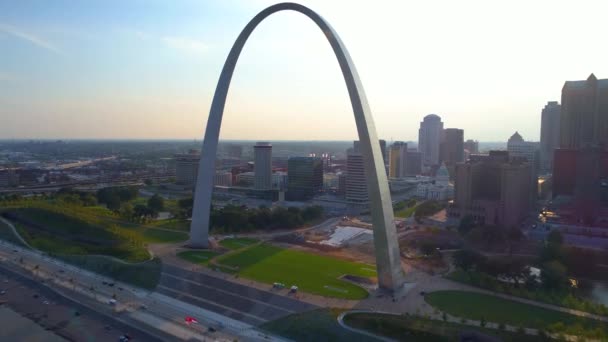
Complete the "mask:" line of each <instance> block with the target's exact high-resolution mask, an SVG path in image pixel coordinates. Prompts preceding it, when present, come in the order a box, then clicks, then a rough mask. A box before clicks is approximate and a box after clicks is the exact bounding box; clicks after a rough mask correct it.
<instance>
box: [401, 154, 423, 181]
mask: <svg viewBox="0 0 608 342" xmlns="http://www.w3.org/2000/svg"><path fill="white" fill-rule="evenodd" d="M421 172H422V153H420V152H418V151H411V150H410V151H407V152H406V154H405V175H406V176H416V175H419V174H420V173H421Z"/></svg>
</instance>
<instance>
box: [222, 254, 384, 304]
mask: <svg viewBox="0 0 608 342" xmlns="http://www.w3.org/2000/svg"><path fill="white" fill-rule="evenodd" d="M217 262H218V263H219V264H223V265H227V266H230V267H235V268H238V274H239V275H240V276H242V277H245V278H250V279H254V280H257V281H261V282H265V283H269V284H272V283H274V282H281V283H284V284H285V285H287V286H291V285H296V286H298V287H299V288H300V289H301V290H302V291H304V292H308V293H313V294H318V295H322V296H327V297H336V298H346V299H363V298H366V297H367V296H368V293H367V291H366V290H365V289H363V288H361V287H359V286H357V285H354V284H352V283H349V282H346V281H343V280H340V279H338V278H339V277H340V276H342V275H346V274H349V275H354V276H360V277H374V276H375V275H376V271H375V267H374V266H370V265H366V264H361V263H355V262H349V261H344V260H340V259H336V258H330V257H326V256H321V255H316V254H312V253H305V252H300V251H295V250H291V249H285V248H280V247H276V246H272V245H268V244H261V245H256V246H253V247H250V248H247V249H245V250H243V251H239V252H236V253H233V254H229V255H226V256H223V257H220V258H218V260H217Z"/></svg>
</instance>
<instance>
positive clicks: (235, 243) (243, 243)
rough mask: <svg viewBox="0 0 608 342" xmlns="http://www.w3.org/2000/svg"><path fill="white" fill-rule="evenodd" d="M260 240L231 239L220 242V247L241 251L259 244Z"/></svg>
mask: <svg viewBox="0 0 608 342" xmlns="http://www.w3.org/2000/svg"><path fill="white" fill-rule="evenodd" d="M258 241H259V240H257V239H252V238H229V239H224V240H222V241H220V245H221V246H222V247H226V248H228V249H239V248H243V247H247V246H251V245H253V244H254V243H257V242H258Z"/></svg>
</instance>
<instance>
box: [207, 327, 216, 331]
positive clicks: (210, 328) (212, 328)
mask: <svg viewBox="0 0 608 342" xmlns="http://www.w3.org/2000/svg"><path fill="white" fill-rule="evenodd" d="M207 331H209V332H216V331H217V330H216V329H215V328H214V327H209V328H207Z"/></svg>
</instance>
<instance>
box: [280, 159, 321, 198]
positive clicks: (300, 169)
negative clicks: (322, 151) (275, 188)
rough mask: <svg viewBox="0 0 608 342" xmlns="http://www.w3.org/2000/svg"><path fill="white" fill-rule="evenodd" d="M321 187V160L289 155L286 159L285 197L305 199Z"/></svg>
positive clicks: (311, 196)
mask: <svg viewBox="0 0 608 342" xmlns="http://www.w3.org/2000/svg"><path fill="white" fill-rule="evenodd" d="M322 188H323V161H322V160H321V158H315V157H291V158H289V160H288V161H287V195H286V196H287V199H288V200H290V201H306V200H309V199H312V198H313V196H314V195H315V194H316V193H317V192H319V191H320V190H321V189H322Z"/></svg>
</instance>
